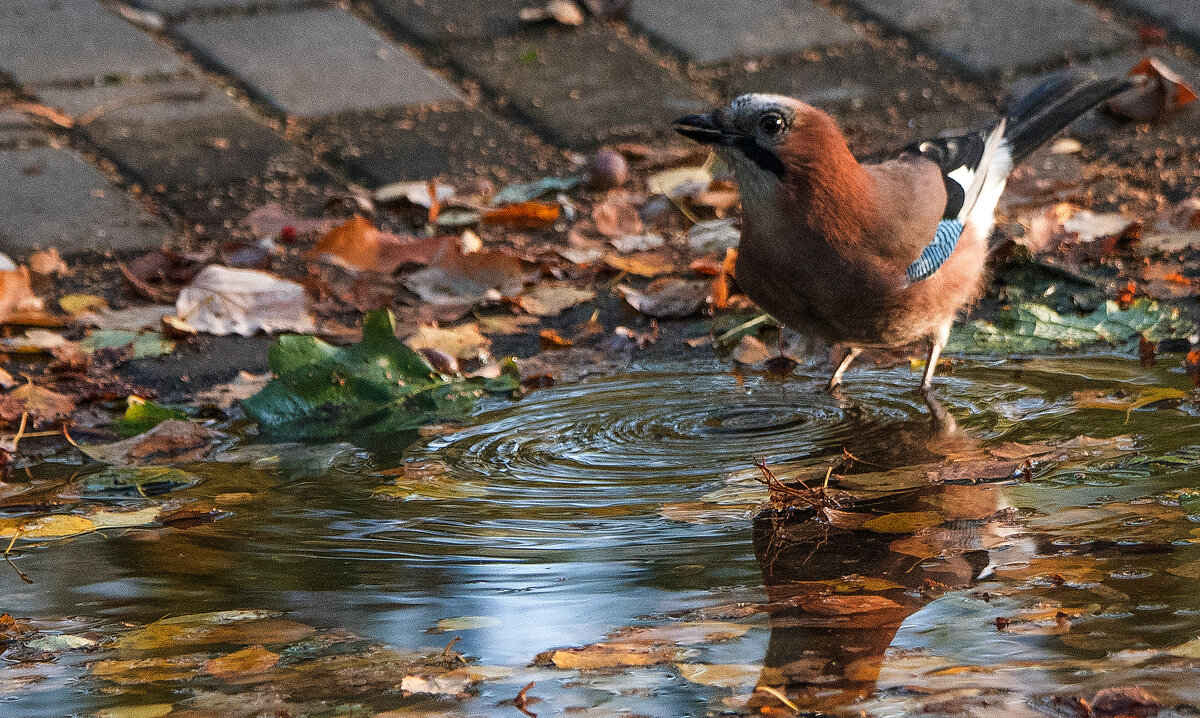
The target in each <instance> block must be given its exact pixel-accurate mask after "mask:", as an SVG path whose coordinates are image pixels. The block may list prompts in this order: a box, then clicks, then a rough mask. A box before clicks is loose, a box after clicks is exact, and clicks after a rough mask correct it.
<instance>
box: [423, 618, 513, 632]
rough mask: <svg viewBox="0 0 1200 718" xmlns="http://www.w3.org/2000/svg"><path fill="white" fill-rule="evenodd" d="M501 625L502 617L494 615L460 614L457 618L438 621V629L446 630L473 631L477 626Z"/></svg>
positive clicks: (491, 626)
mask: <svg viewBox="0 0 1200 718" xmlns="http://www.w3.org/2000/svg"><path fill="white" fill-rule="evenodd" d="M499 625H500V619H498V618H494V617H492V616H459V617H457V618H443V619H442V620H440V621H438V622H437V630H438V631H441V632H446V631H471V630H474V629H476V628H493V627H495V626H499Z"/></svg>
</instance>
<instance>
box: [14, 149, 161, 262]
mask: <svg viewBox="0 0 1200 718" xmlns="http://www.w3.org/2000/svg"><path fill="white" fill-rule="evenodd" d="M0 187H4V191H3V192H0V251H3V252H7V253H9V254H17V255H19V254H24V253H27V252H28V251H30V250H32V249H35V248H38V247H56V248H58V250H59V251H60V252H62V253H63V254H75V253H79V252H86V251H103V250H107V249H123V250H131V249H145V248H152V247H157V246H160V245H161V244H162V243H163V241H164V240H165V239H166V238H167V236H168V232H167V230H166V228H165V227H163V225H162V224H161V223H160V222H159V221H158V220H156V219H155V218H153V217H151V216H149V215H147V214H146V213H145V212H144V211H142V209H141V207H139V206H138V205H137V203H136V202H134V201H133V199H132V198H130V197H129V196H128V195H127V194H125V192H123V191H122V190H121V189H120V188H118V187H114V186H113V185H111V184H110V183H109V182H108V180H106V179H105V178H104V176H103V175H101V174H100V173H99V172H98V171H97V170H96V168H95V167H92V166H91V165H90V164H88V162H87V160H85V159H84V158H83V157H82V156H80V155H79V154H78V153H76V152H74V151H72V150H66V149H58V148H53V147H38V148H32V149H24V150H11V151H0Z"/></svg>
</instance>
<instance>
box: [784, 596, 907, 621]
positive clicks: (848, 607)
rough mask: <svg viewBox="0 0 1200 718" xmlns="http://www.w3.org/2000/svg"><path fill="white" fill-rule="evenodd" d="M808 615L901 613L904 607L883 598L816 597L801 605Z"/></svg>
mask: <svg viewBox="0 0 1200 718" xmlns="http://www.w3.org/2000/svg"><path fill="white" fill-rule="evenodd" d="M801 608H803V609H804V610H805V611H808V612H809V613H816V614H819V615H822V616H848V615H853V614H857V613H874V612H876V611H903V610H904V607H903V606H901V605H900V604H898V603H896V602H895V601H893V600H892V599H890V598H885V597H883V596H873V595H869V594H866V595H861V596H818V597H815V598H811V599H809V600H806V601H803V602H802V603H801Z"/></svg>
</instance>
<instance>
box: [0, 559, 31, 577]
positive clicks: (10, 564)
mask: <svg viewBox="0 0 1200 718" xmlns="http://www.w3.org/2000/svg"><path fill="white" fill-rule="evenodd" d="M4 562H5V563H7V564H8V565H9V566H12V567H13V570H14V571H16V572H17V576H19V577H20V578H21V580H22V581H24V582H25V583H33V579H31V578H29V577H28V576H26V575H25V574H23V573H21V569H19V568H17V564H15V563H13V561H12V559H11V558H9V557H8V554H4Z"/></svg>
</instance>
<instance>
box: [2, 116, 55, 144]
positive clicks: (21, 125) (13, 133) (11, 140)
mask: <svg viewBox="0 0 1200 718" xmlns="http://www.w3.org/2000/svg"><path fill="white" fill-rule="evenodd" d="M46 139H48V137H47V135H45V134H44V133H42V132H41V131H40V130H39V129H38V127H37V125H35V124H33V121H32V120H30V119H29V117H28V116H26V115H25V113H23V112H17V111H16V110H5V109H0V147H13V146H16V145H24V144H28V143H33V142H38V141H43V142H44V141H45V140H46Z"/></svg>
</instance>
